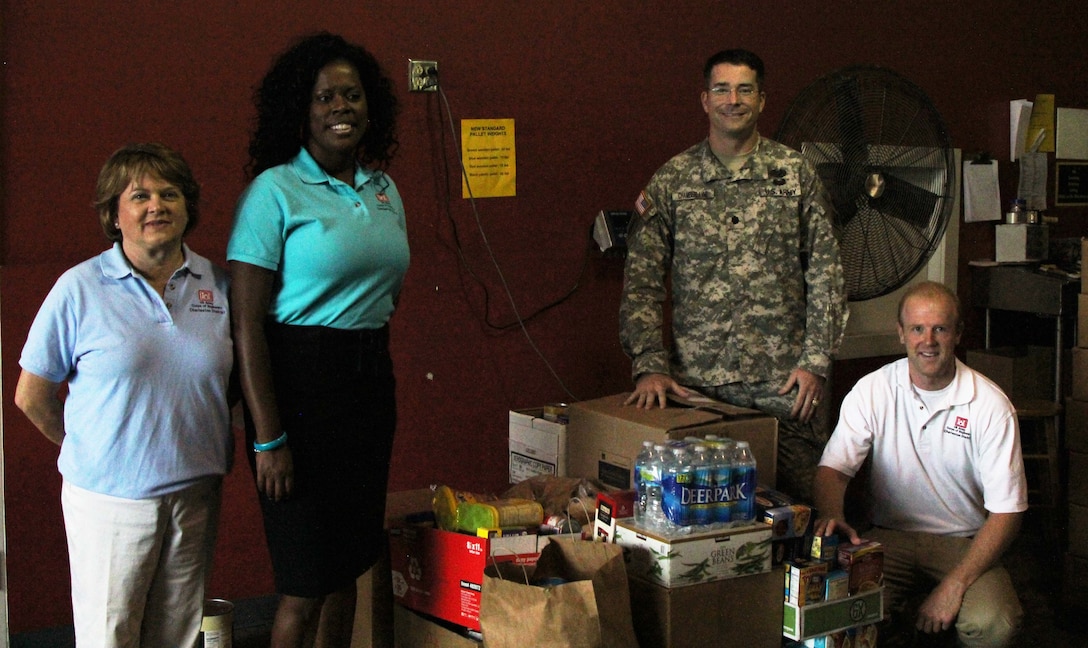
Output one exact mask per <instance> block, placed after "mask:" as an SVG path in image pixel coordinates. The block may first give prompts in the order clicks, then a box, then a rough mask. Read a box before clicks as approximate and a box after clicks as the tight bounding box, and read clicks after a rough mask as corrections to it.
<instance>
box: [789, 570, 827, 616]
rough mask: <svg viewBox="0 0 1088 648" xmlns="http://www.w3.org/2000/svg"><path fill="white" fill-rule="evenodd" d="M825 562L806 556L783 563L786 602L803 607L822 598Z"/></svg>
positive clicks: (819, 601) (820, 600)
mask: <svg viewBox="0 0 1088 648" xmlns="http://www.w3.org/2000/svg"><path fill="white" fill-rule="evenodd" d="M827 566H828V565H827V563H826V562H823V561H814V560H810V559H807V558H799V559H796V560H791V561H789V562H787V563H786V565H785V588H786V595H785V601H786V603H793V604H794V605H796V606H797V607H804V606H806V605H812V604H815V603H822V602H823V600H824V583H825V581H826V580H827Z"/></svg>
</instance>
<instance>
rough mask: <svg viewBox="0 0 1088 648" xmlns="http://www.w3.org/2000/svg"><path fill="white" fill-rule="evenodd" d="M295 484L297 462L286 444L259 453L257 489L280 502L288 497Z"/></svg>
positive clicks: (274, 500)
mask: <svg viewBox="0 0 1088 648" xmlns="http://www.w3.org/2000/svg"><path fill="white" fill-rule="evenodd" d="M294 486H295V464H294V460H293V459H292V458H291V449H290V448H288V447H287V446H286V445H284V446H280V447H279V448H276V449H275V450H268V451H266V452H258V453H257V490H258V491H260V493H261V494H263V495H264V496H265V497H267V498H268V499H270V500H272V501H273V502H278V501H280V500H282V499H287V497H289V496H290V495H291V490H292V489H293V488H294Z"/></svg>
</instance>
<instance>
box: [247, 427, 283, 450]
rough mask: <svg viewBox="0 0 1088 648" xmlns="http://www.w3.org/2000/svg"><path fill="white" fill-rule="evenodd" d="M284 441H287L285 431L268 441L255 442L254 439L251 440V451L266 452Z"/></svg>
mask: <svg viewBox="0 0 1088 648" xmlns="http://www.w3.org/2000/svg"><path fill="white" fill-rule="evenodd" d="M285 443H287V433H286V432H284V433H283V434H281V435H280V437H279V438H278V439H272V440H271V441H269V442H268V443H257V442H256V441H254V442H253V451H254V452H268V451H269V450H275V449H276V448H278V447H280V446H281V445H283V444H285Z"/></svg>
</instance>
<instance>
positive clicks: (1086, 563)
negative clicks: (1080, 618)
mask: <svg viewBox="0 0 1088 648" xmlns="http://www.w3.org/2000/svg"><path fill="white" fill-rule="evenodd" d="M1063 563H1064V564H1063V567H1064V570H1063V571H1064V574H1063V578H1062V598H1063V599H1064V600H1065V603H1066V605H1067V606H1069V607H1070V608H1078V609H1086V608H1088V558H1085V557H1083V556H1077V555H1074V554H1071V553H1067V554H1065V560H1064V561H1063Z"/></svg>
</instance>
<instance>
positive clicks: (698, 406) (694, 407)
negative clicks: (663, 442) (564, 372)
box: [574, 393, 765, 430]
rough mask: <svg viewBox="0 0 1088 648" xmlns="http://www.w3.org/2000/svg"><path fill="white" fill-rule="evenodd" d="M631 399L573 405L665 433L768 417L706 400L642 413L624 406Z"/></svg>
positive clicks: (674, 401)
mask: <svg viewBox="0 0 1088 648" xmlns="http://www.w3.org/2000/svg"><path fill="white" fill-rule="evenodd" d="M628 395H629V394H628V393H624V394H616V395H614V396H608V397H605V398H599V399H597V400H593V401H584V402H579V403H574V405H575V406H576V407H581V408H586V409H590V410H593V411H596V412H599V413H604V414H608V415H609V416H611V417H613V418H616V419H619V420H622V421H627V422H629V423H636V424H638V425H640V426H648V427H653V428H657V429H662V430H683V429H684V428H690V427H697V426H700V425H706V424H707V423H713V422H715V421H720V420H722V419H734V418H746V417H752V416H765V415H764V414H763V413H762V412H760V411H759V410H754V409H749V408H747V407H738V406H736V405H729V404H728V403H722V402H719V401H716V400H713V399H710V398H707V397H705V396H695V397H692V398H680V397H678V396H670V397H669V399H668V402H669V407H666V408H660V407H654V408H651V409H642V408H639V407H634V406H631V405H624V404H623V402H624V401H625V400H626V399H627V396H628Z"/></svg>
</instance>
